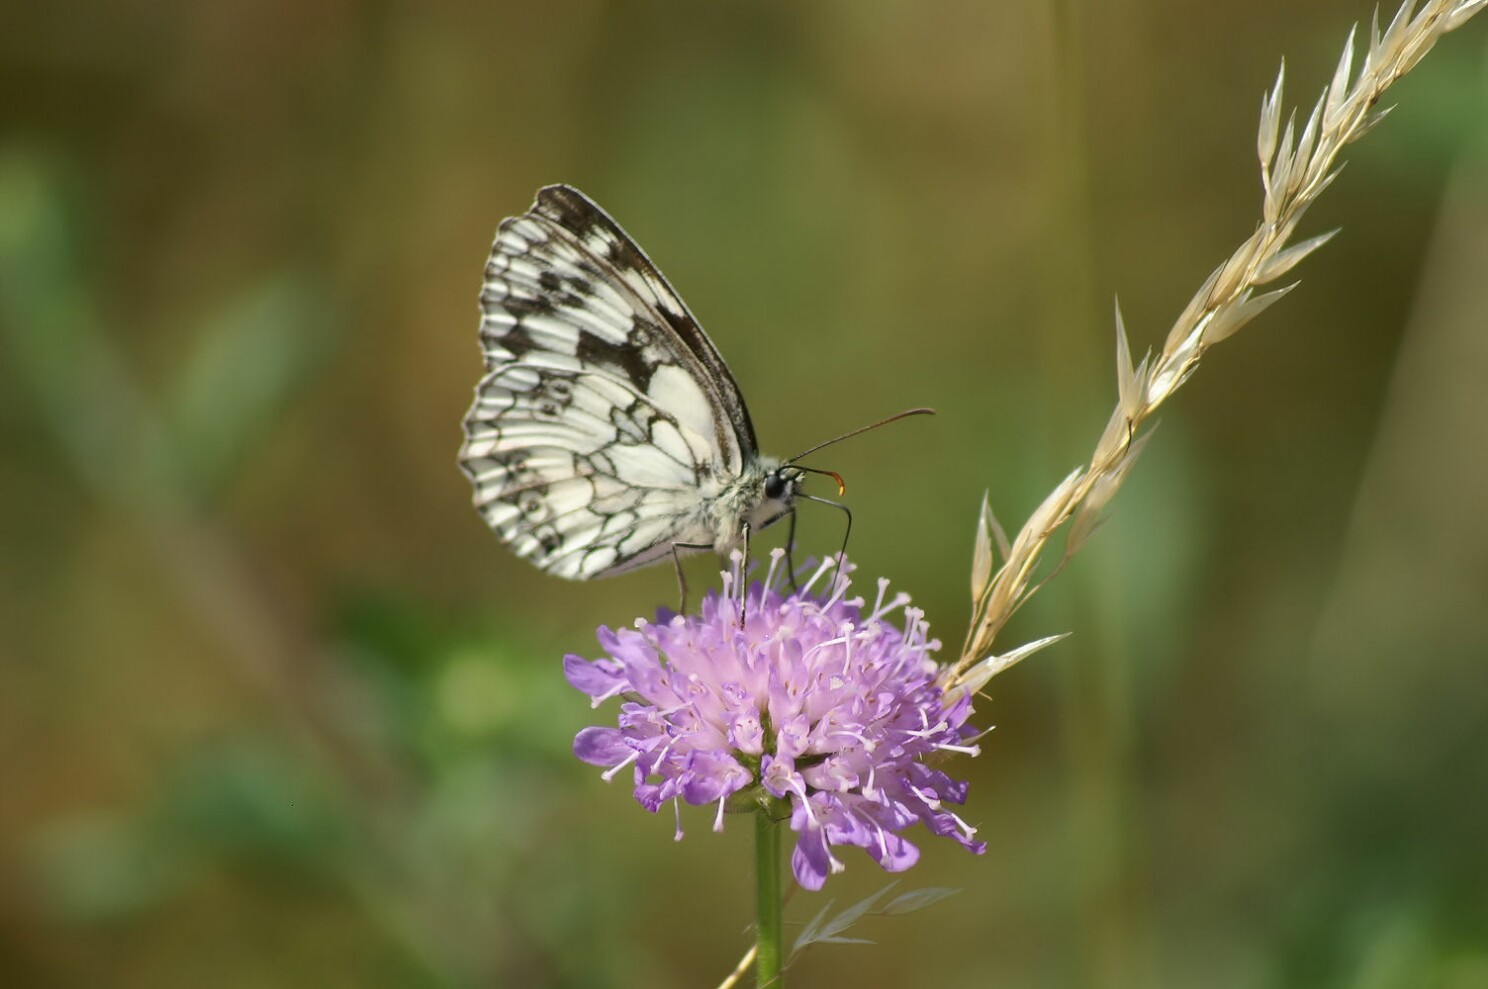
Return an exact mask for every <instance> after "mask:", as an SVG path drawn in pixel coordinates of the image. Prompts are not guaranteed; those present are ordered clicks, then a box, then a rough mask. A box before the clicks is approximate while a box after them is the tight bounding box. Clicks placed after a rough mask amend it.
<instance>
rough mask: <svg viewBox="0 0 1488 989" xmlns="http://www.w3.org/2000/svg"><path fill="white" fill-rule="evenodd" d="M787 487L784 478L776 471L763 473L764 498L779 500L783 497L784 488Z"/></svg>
mask: <svg viewBox="0 0 1488 989" xmlns="http://www.w3.org/2000/svg"><path fill="white" fill-rule="evenodd" d="M787 487H788V484H787V482H786V480H785V478H783V477H781V476H780V474H779V473H778V472H771V473H769V474H766V475H765V497H766V498H769V499H770V500H772V501H779V500H780V499H782V498H784V497H785V490H786V488H787Z"/></svg>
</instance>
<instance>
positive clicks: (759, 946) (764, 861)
mask: <svg viewBox="0 0 1488 989" xmlns="http://www.w3.org/2000/svg"><path fill="white" fill-rule="evenodd" d="M754 849H755V869H756V871H757V874H756V876H755V898H756V909H757V913H758V918H757V922H756V924H755V930H756V941H755V945H756V953H755V960H754V976H755V983H754V984H755V986H757V987H758V989H781V986H783V985H784V982H783V981H782V980H781V976H780V963H781V960H782V959H781V944H780V825H779V824H778V823H777V822H775V821H773V820H771V819H770V812H769V810H768V809H767V808H764V807H761V808H760V809H759V810H757V811H755V812H754Z"/></svg>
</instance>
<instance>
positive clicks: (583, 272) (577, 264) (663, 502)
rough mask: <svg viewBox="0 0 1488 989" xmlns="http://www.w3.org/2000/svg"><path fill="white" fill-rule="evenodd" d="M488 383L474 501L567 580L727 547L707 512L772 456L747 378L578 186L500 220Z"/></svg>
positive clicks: (473, 433)
mask: <svg viewBox="0 0 1488 989" xmlns="http://www.w3.org/2000/svg"><path fill="white" fill-rule="evenodd" d="M481 311H482V319H481V345H482V347H483V349H484V351H485V358H486V375H485V377H484V378H483V379H482V381H481V383H480V385H479V387H478V388H477V389H476V398H475V404H474V405H473V406H472V408H471V410H470V413H469V415H468V416H467V417H466V420H465V433H466V439H465V445H464V448H463V449H462V451H461V456H460V463H461V467H462V469H463V470H464V471H465V473H466V475H467V476H469V478H470V479H471V482H472V483H473V484H474V485H475V504H476V507H477V508H478V509H479V510H480V511H481V513H482V515H484V517H485V519H486V521H487V522H488V523H489V524H490V526H491V527H492V528H493V529H494V530H495V531H496V532H497V534H498V535H500V536H501V538H502V539H504V540H505V541H506V542H507V543H509V544H510V545H511V547H512V548H513V549H514V550H515V551H516V552H517V553H518V555H520V556H523V557H525V558H527V559H530V560H531V561H533V562H534V563H536V564H537V565H538V566H540V567H542V568H543V569H545V570H548V571H550V572H552V573H555V574H558V575H559V576H563V577H570V578H578V579H583V578H589V577H597V576H603V575H605V574H610V573H616V572H619V571H622V570H628V569H631V568H633V567H637V566H641V565H644V564H645V563H649V562H652V561H653V560H656V559H658V558H660V557H661V556H663V555H665V554H666V553H668V552H670V551H671V548H672V544H673V543H697V542H701V543H706V544H712V543H714V542H715V540H716V539H717V537H718V533H717V532H716V529H715V526H716V521H710V518H709V516H708V512H707V507H708V501H709V499H710V498H712V497H715V496H716V495H717V493H718V492H719V490H720V489H721V488H723V487H726V486H728V485H729V484H730V483H732V482H736V481H737V480H738V479H739V478H740V476H741V475H742V474H743V473H744V472H745V471H746V470H747V469H750V468H752V467H755V466H756V464H757V460H758V453H757V451H756V449H755V440H754V431H753V428H752V426H751V425H750V421H749V413H748V411H747V410H746V408H745V406H744V402H743V399H742V398H741V397H740V395H739V390H738V387H737V385H735V383H734V380H733V377H732V375H730V374H729V372H728V368H727V367H726V366H725V365H724V363H723V359H722V358H721V357H719V355H718V352H717V350H716V349H715V348H714V347H713V345H712V343H711V342H710V341H709V340H708V338H707V336H706V335H705V334H704V333H703V330H702V328H701V327H700V326H699V325H698V323H697V321H696V320H695V319H694V318H693V317H692V314H691V313H690V312H689V311H688V309H687V307H686V306H685V305H684V304H683V302H682V300H681V299H680V298H679V297H678V296H677V293H676V292H675V291H673V290H672V288H671V286H670V285H668V284H667V281H666V279H665V278H663V277H662V275H661V273H660V272H659V271H657V269H656V267H655V266H654V265H652V264H651V262H650V261H649V260H648V259H647V258H646V255H645V254H644V253H643V252H642V251H641V249H640V248H639V247H638V246H637V245H636V244H635V242H634V241H632V240H631V239H630V238H629V237H628V236H627V235H626V234H625V232H624V231H623V230H621V229H620V227H619V226H618V225H617V224H616V223H615V222H614V221H613V220H611V219H610V218H609V216H607V215H606V214H605V213H604V211H603V210H601V209H600V208H599V207H598V206H597V205H595V204H594V203H593V202H592V201H590V200H589V199H587V198H586V197H585V196H584V195H583V194H582V193H580V192H579V191H578V190H576V189H573V188H570V187H567V186H550V187H548V188H545V189H543V190H542V191H541V192H539V193H538V196H537V201H536V202H535V203H534V204H533V206H532V209H531V210H529V211H528V212H527V213H525V214H523V215H521V216H517V217H512V218H510V219H508V220H506V221H504V222H503V223H502V224H501V228H500V230H499V232H498V234H497V237H496V243H495V245H494V246H493V248H492V251H491V257H490V260H489V262H488V263H487V265H486V279H485V285H484V288H483V289H482V292H481Z"/></svg>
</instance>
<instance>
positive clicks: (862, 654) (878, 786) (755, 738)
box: [563, 550, 986, 890]
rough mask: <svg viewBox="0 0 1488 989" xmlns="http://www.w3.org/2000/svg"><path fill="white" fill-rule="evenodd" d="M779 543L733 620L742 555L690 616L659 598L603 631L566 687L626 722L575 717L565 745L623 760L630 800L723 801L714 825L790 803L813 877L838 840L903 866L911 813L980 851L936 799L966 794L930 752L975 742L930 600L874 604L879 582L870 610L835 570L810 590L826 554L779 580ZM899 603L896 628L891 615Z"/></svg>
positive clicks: (824, 871) (569, 660)
mask: <svg viewBox="0 0 1488 989" xmlns="http://www.w3.org/2000/svg"><path fill="white" fill-rule="evenodd" d="M781 556H782V553H781V552H780V551H779V550H777V551H776V552H775V554H774V556H773V557H772V560H771V564H770V568H769V573H768V575H767V576H766V578H765V581H764V584H763V585H761V584H759V583H755V584H753V585H751V586H750V587H749V588H748V589H747V591H746V592H745V595H746V599H745V605H744V609H743V610H744V614H745V618H744V620H743V624H742V627H741V624H740V617H739V615H740V607H739V598H738V588H739V587H740V586H741V585H742V580H741V575H740V573H739V560H738V557H737V555H736V556H735V558H734V563H733V567H732V572H731V573H725V574H724V579H723V586H724V589H723V592H722V593H721V594H720V593H717V592H710V593H709V594H708V595H707V596H706V597H705V598H704V600H703V603H702V609H701V614H700V615H696V616H695V615H672V614H671V613H670V612H667V611H662V612H660V613H658V615H657V621H656V622H655V623H652V622H648V621H646V620H644V619H641V620H638V621H637V622H636V630H635V631H631V630H629V629H623V630H619V631H615V630H611V629H609V628H603V627H602V628H600V629H599V633H598V637H599V643H600V645H601V646H602V647H603V648H604V650H605V652H607V653H608V654H609V656H608V658H605V659H600V660H597V661H595V662H589V661H587V660H585V659H582V658H580V657H578V656H573V655H570V656H567V657H565V659H564V663H563V665H564V673H565V675H566V676H567V677H568V681H569V683H571V684H573V686H574V687H576V688H577V689H579V690H582V691H583V692H584V693H586V694H588V695H589V696H590V697H592V698H594V705H595V706H596V707H597V706H599V704H600V703H601V702H602V701H604V700H606V699H608V698H610V697H619V698H621V702H622V703H621V707H620V719H619V727H618V728H598V727H596V728H585V729H584V730H583V731H581V732H579V734H578V736H577V737H576V738H575V739H574V754H575V755H577V756H578V757H579V758H580V759H583V760H584V761H585V762H588V763H592V764H593V765H596V766H604V767H606V772H605V773H604V777H605V779H611V778H613V777H614V776H615V774H617V773H619V772H620V771H621V770H623V769H624V768H625V767H627V766H631V767H633V768H632V772H633V774H634V779H635V796H636V800H638V801H640V803H641V805H642V806H644V807H645V808H646V809H647V810H650V811H652V812H653V813H654V812H655V811H657V810H658V809H659V808H660V807H661V805H662V804H663V803H665V802H667V801H672V802H673V805H674V807H675V806H676V802H677V801H678V800H685V801H686V802H687V803H690V804H716V805H717V808H718V812H717V815H716V817H715V819H714V824H713V829H714V830H715V831H721V830H722V829H723V814H724V811H725V810H726V809H749V808H752V807H755V806H761V805H762V806H764V807H765V808H766V810H767V811H769V812H772V813H775V814H777V815H778V816H779V817H784V816H785V815H786V814H787V813H788V814H789V815H790V826H791V830H793V831H795V832H796V833H797V835H798V836H799V837H798V840H797V842H796V848H795V852H794V853H793V854H792V856H791V867H792V869H793V871H794V872H795V876H796V880H797V882H799V883H800V884H801V885H802V886H804V887H805V888H807V889H813V890H814V889H820V888H821V887H822V884H823V883H824V882H825V881H826V878H827V875H828V874H829V873H832V872H840V871H842V868H843V866H842V863H841V862H839V861H838V860H837V859H836V857H835V856H834V855H833V854H832V848H833V846H840V845H857V846H859V847H861V848H863V849H865V850H866V851H867V852H868V854H869V855H870V856H871V857H872V858H873V859H874V860H875V861H877V862H878V864H879V865H881V866H883V868H884V869H886V870H888V871H890V872H899V871H901V870H903V869H907V868H909V867H910V866H912V865H914V864H915V862H916V861H917V860H918V859H919V854H920V853H919V849H918V848H916V847H915V846H914V845H912V844H910V843H909V842H908V841H906V840H905V839H904V838H903V837H901V836H900V832H901V831H903V830H904V829H906V828H908V827H909V826H910V825H912V824H914V823H915V822H917V821H918V822H921V823H923V824H924V825H925V826H926V827H927V828H929V829H930V831H931V832H932V833H933V834H938V835H944V836H946V837H949V838H953V839H955V840H956V841H958V842H960V843H961V845H962V846H964V847H965V848H967V849H969V850H970V851H972V852H976V853H980V852H982V851H984V850H985V848H986V846H985V845H984V844H983V843H982V842H979V841H976V840H974V839H973V835H974V834H975V829H974V828H972V827H970V826H968V825H967V824H966V822H965V821H963V820H961V818H959V817H957V816H956V815H955V814H954V813H952V812H951V811H950V810H949V809H948V808H947V805H950V804H961V803H963V802H964V801H965V800H966V789H967V787H966V784H965V783H961V782H957V781H956V780H953V779H951V778H950V777H949V776H947V775H946V774H945V773H943V772H941V771H940V770H939V769H936V768H933V767H932V766H931V765H930V764H929V758H930V757H931V756H933V755H935V754H936V753H940V752H959V753H964V754H967V755H976V754H977V752H978V749H977V747H976V746H975V745H974V744H971V740H972V739H973V738H974V737H975V736H976V735H977V730H976V729H975V728H973V727H972V726H970V725H968V724H967V723H966V719H967V717H968V716H970V714H971V711H972V708H971V696H970V694H969V693H964V692H963V693H961V695H960V696H959V697H958V698H957V699H955V700H954V701H948V700H947V699H946V697H945V696H944V694H943V693H942V690H941V685H940V683H939V681H938V680H937V676H938V674H939V672H940V667H939V666H938V665H937V664H936V663H935V661H934V660H933V659H931V658H930V653H931V651H933V650H935V649H938V648H939V647H940V643H939V642H937V641H934V640H932V639H930V638H929V637H928V632H929V626H928V625H927V624H926V623H925V621H924V617H923V613H922V612H920V611H918V610H916V609H912V608H906V607H904V606H905V605H906V604H907V603H908V602H909V596H908V595H905V594H898V595H896V596H895V597H893V598H892V599H890V600H885V596H886V594H887V591H888V584H889V582H888V581H887V580H883V579H880V580H879V582H878V598H877V600H876V601H875V603H874V605H873V608H872V609H871V610H869V611H867V612H866V613H865V612H864V610H863V605H864V602H863V599H862V598H853V599H848V598H847V591H848V587H849V585H850V583H851V582H850V580H849V579H848V578H847V576H846V573H845V572H844V573H839V574H837V575H835V577H834V579H832V580H831V581H830V586H829V587H828V588H827V589H826V591H824V592H821V593H813V591H812V588H813V587H814V586H815V585H816V584H818V583H819V582H823V581H822V578H823V577H824V576H825V575H826V574H827V573H828V571H830V570H831V569H832V564H833V562H834V561H830V560H829V561H827V562H826V563H824V564H822V565H821V566H820V567H819V568H817V570H816V572H815V574H814V575H813V576H812V577H811V579H810V580H808V581H807V582H806V583H805V585H804V586H802V587H801V589H800V590H798V591H794V592H792V593H789V594H785V593H782V592H781V587H780V585H781V584H782V583H784V577H785V574H784V571H783V568H782V567H781V566H780V559H781ZM844 570H845V571H846V572H850V570H851V568H850V567H846V568H844ZM900 609H902V610H903V613H904V623H905V627H904V630H903V631H901V630H900V629H899V628H897V627H895V626H894V625H891V624H889V623H888V622H887V621H886V618H887V617H888V616H889V615H890V614H891V613H893V612H895V611H898V610H900ZM677 837H678V838H681V837H682V829H681V818H680V813H679V814H678V824H677Z"/></svg>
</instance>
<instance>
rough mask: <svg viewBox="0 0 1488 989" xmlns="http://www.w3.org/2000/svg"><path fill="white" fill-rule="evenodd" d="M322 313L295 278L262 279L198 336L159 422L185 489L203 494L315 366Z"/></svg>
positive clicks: (322, 346)
mask: <svg viewBox="0 0 1488 989" xmlns="http://www.w3.org/2000/svg"><path fill="white" fill-rule="evenodd" d="M328 310H329V307H328V306H326V305H325V303H324V299H323V297H322V296H321V295H320V294H319V293H317V292H316V291H315V289H314V287H313V286H312V285H310V284H309V283H307V282H306V281H305V280H304V279H303V278H299V277H296V276H290V275H281V276H277V277H273V278H270V279H268V280H266V281H264V282H262V283H260V284H258V285H256V286H254V287H253V288H251V289H250V290H248V291H247V292H246V293H244V294H242V295H241V296H239V297H238V298H236V299H233V300H232V301H230V302H229V303H228V304H227V305H226V306H225V307H223V309H222V311H221V312H219V313H218V314H216V316H215V317H213V318H212V319H211V320H210V321H209V323H208V324H207V326H206V327H205V328H204V329H203V331H202V333H201V336H200V338H199V340H198V342H197V345H196V347H195V349H194V350H193V351H192V352H191V353H190V354H189V355H188V356H187V359H186V363H185V365H184V366H183V368H182V369H181V372H180V376H179V378H178V379H177V382H176V386H175V388H174V389H173V392H172V394H170V395H169V396H168V398H167V407H166V409H165V412H166V422H167V433H168V435H169V437H170V445H171V449H172V452H173V454H174V455H175V458H176V461H177V465H178V467H179V469H180V470H181V471H182V473H183V475H184V479H185V480H186V481H187V482H188V484H189V486H190V487H191V488H192V489H193V490H195V491H196V492H198V493H200V494H208V495H209V494H210V493H211V492H212V491H214V490H216V489H217V488H219V487H220V486H221V485H222V484H223V483H224V482H226V481H228V480H230V479H231V477H232V475H233V473H234V472H235V471H236V470H237V469H238V468H239V467H240V466H241V465H242V464H243V463H244V460H245V458H246V457H247V455H248V454H249V453H250V451H251V450H252V449H253V447H254V445H255V443H257V442H258V441H259V440H261V439H262V438H263V437H264V436H265V434H266V433H267V432H268V431H269V430H270V429H272V428H273V426H274V425H275V423H276V421H277V419H278V416H279V413H280V412H282V410H283V408H284V406H285V404H286V403H287V402H288V401H289V400H290V399H291V397H292V396H293V395H294V394H295V392H296V390H297V388H298V387H299V386H300V385H301V384H302V383H303V382H304V381H305V379H306V377H307V376H308V375H309V374H310V372H311V371H312V370H313V369H314V368H315V367H316V366H317V365H318V364H319V362H320V359H321V358H322V357H323V355H324V354H325V352H326V349H327V345H328V343H329V342H330V340H331V335H330V334H329V333H327V332H326V327H327V326H328V325H329V323H328Z"/></svg>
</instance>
